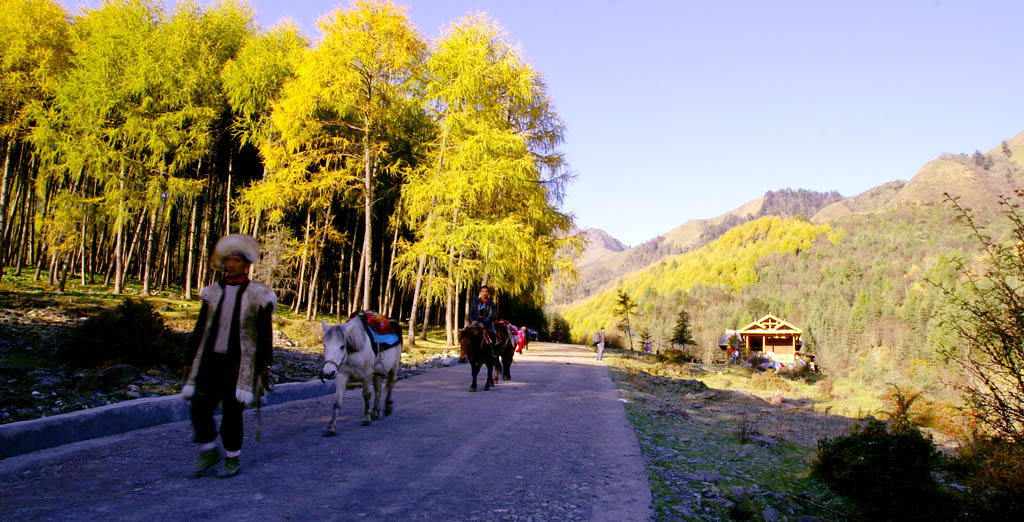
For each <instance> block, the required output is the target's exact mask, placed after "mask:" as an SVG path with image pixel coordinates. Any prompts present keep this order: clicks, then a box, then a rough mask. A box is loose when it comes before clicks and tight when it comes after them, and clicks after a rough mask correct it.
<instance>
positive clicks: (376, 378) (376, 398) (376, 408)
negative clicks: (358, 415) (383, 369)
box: [370, 373, 383, 420]
mask: <svg viewBox="0 0 1024 522" xmlns="http://www.w3.org/2000/svg"><path fill="white" fill-rule="evenodd" d="M381 377H383V376H382V375H378V374H376V373H375V374H373V411H371V412H370V418H371V419H373V420H377V419H379V418H380V379H381Z"/></svg>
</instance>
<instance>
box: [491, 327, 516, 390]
mask: <svg viewBox="0 0 1024 522" xmlns="http://www.w3.org/2000/svg"><path fill="white" fill-rule="evenodd" d="M512 328H513V326H512V325H510V324H508V321H506V320H504V319H499V320H497V321H495V322H494V332H495V335H494V353H495V354H496V355H497V356H498V361H496V365H495V367H494V382H498V376H499V372H500V374H501V377H502V378H504V379H505V380H506V381H511V380H512V371H511V370H512V357H513V356H514V355H515V348H516V346H515V335H513V334H512Z"/></svg>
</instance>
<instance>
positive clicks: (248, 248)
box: [210, 234, 260, 270]
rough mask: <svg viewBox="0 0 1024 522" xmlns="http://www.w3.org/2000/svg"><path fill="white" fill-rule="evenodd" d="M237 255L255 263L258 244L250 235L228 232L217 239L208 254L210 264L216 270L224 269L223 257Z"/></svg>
mask: <svg viewBox="0 0 1024 522" xmlns="http://www.w3.org/2000/svg"><path fill="white" fill-rule="evenodd" d="M232 254H234V255H239V256H242V257H244V258H245V260H246V261H248V262H250V263H255V262H256V261H258V260H259V258H260V244H259V242H257V241H256V240H255V239H253V238H252V236H247V235H245V234H229V235H226V236H224V237H222V238H220V240H218V241H217V246H216V247H214V249H213V255H212V256H210V266H212V267H213V268H216V269H217V270H224V257H226V256H229V255H232Z"/></svg>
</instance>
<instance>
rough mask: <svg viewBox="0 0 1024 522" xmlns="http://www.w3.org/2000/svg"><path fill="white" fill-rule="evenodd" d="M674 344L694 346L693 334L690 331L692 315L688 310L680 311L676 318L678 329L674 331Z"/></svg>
mask: <svg viewBox="0 0 1024 522" xmlns="http://www.w3.org/2000/svg"><path fill="white" fill-rule="evenodd" d="M672 342H674V343H678V344H683V345H686V344H693V343H694V340H693V332H692V331H690V314H689V312H687V311H686V308H683V309H681V310H679V316H678V317H676V328H675V330H673V331H672Z"/></svg>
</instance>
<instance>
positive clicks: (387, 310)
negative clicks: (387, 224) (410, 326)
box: [381, 207, 401, 317]
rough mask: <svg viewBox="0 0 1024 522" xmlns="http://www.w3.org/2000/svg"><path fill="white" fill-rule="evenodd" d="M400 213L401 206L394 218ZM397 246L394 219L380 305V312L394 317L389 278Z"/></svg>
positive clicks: (396, 230) (392, 274) (392, 271)
mask: <svg viewBox="0 0 1024 522" xmlns="http://www.w3.org/2000/svg"><path fill="white" fill-rule="evenodd" d="M400 213H401V207H399V212H398V213H396V218H397V217H400ZM397 246H398V222H397V219H396V222H395V235H394V237H393V238H391V257H390V258H389V259H388V275H387V285H385V287H384V295H383V299H384V303H383V305H382V306H381V309H382V313H384V314H385V315H387V316H388V317H394V314H393V313H392V308H393V307H394V302H395V297H394V296H393V295H391V280H392V278H393V277H394V270H395V248H396V247H397Z"/></svg>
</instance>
